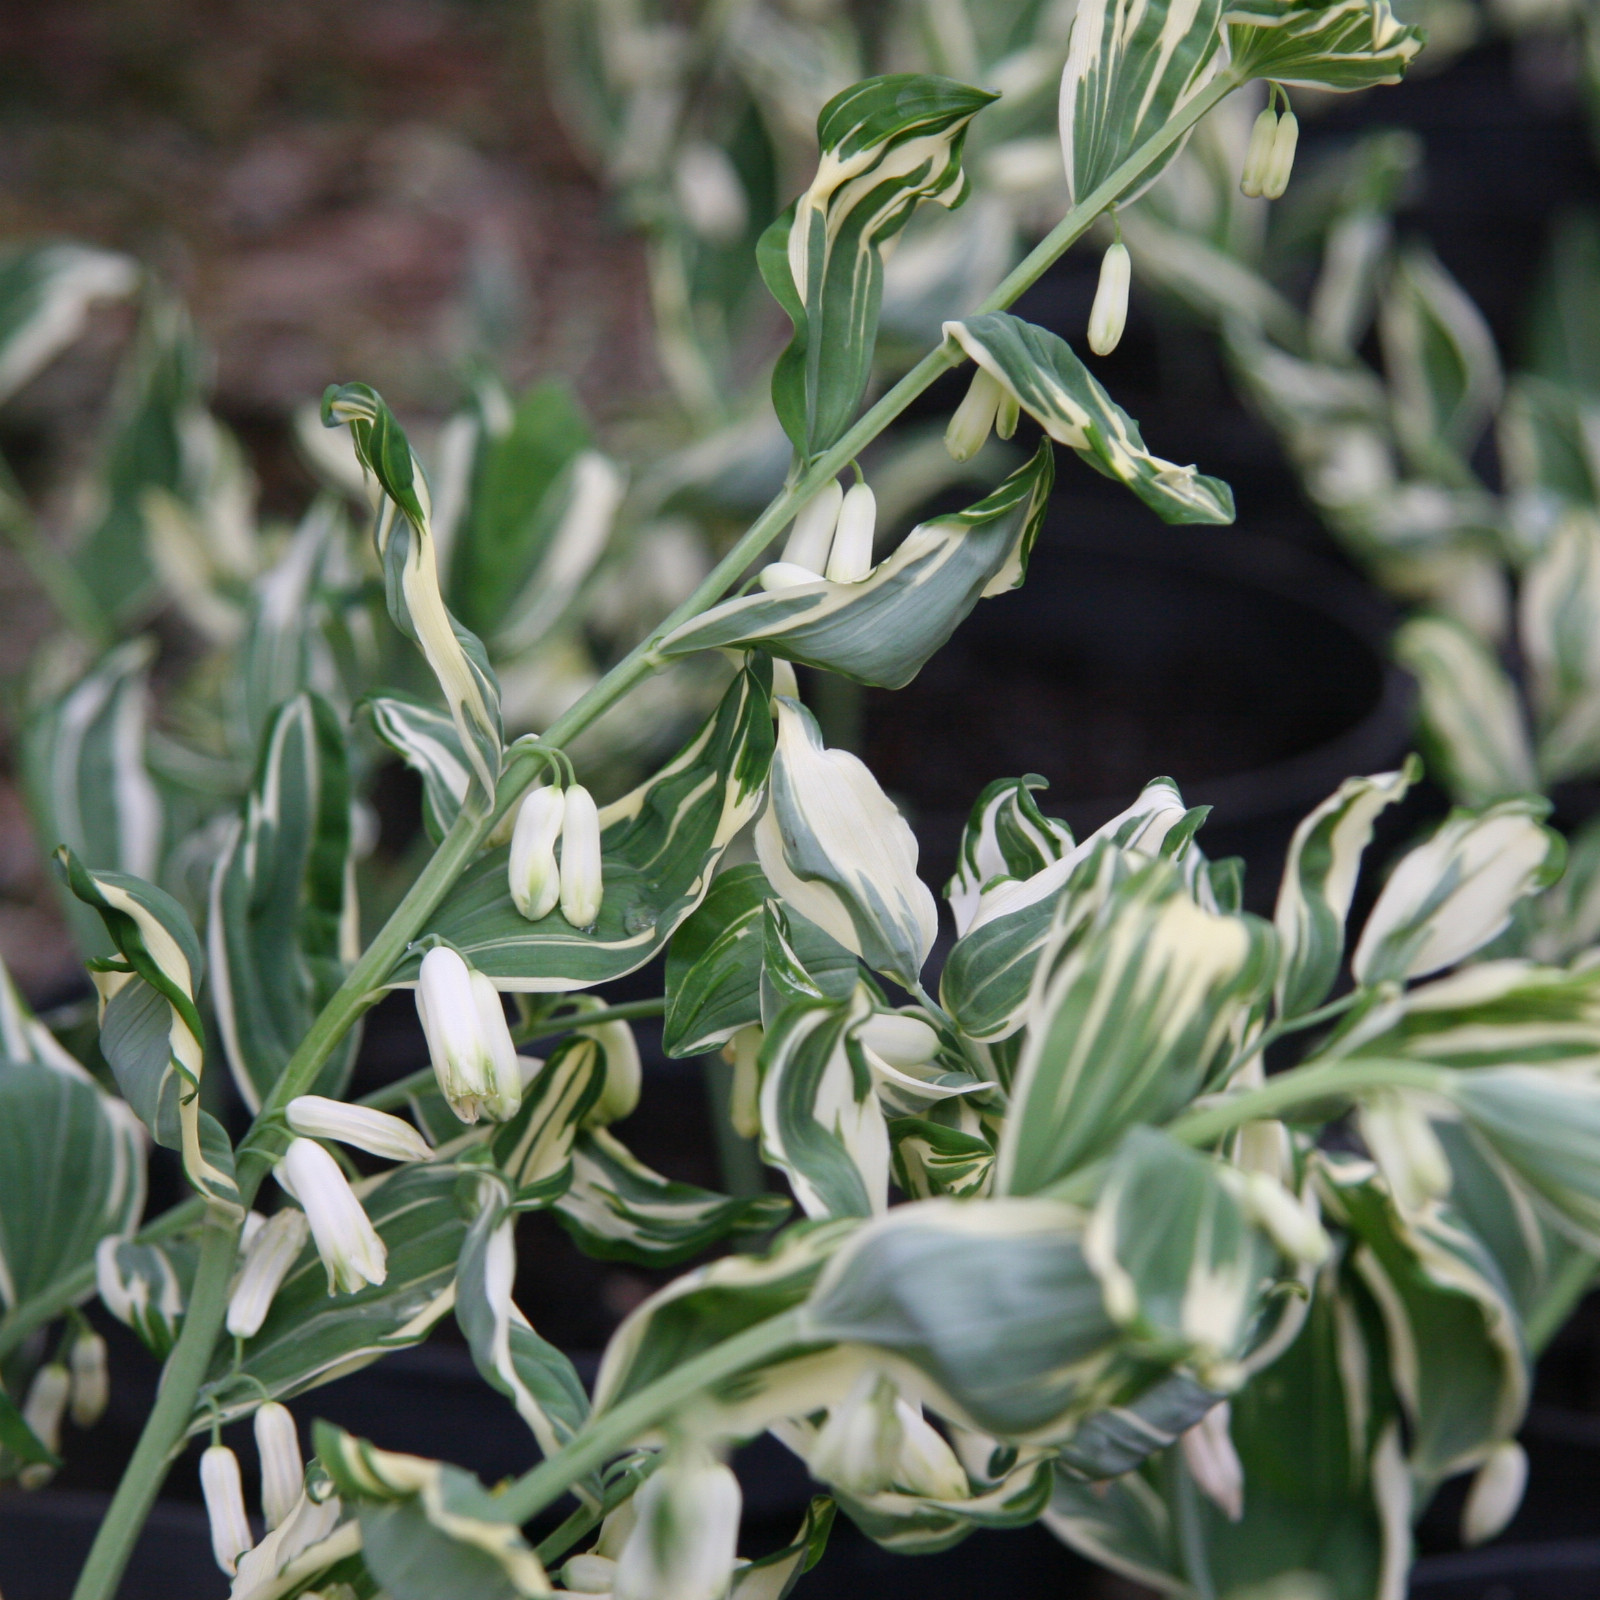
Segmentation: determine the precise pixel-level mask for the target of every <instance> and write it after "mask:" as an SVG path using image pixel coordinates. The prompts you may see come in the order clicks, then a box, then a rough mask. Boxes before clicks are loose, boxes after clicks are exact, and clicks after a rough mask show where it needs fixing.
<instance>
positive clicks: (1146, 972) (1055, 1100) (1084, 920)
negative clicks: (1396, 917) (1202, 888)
mask: <svg viewBox="0 0 1600 1600" xmlns="http://www.w3.org/2000/svg"><path fill="white" fill-rule="evenodd" d="M1275 956H1276V952H1275V950H1274V938H1273V934H1272V930H1271V928H1270V927H1268V926H1267V925H1266V924H1265V923H1262V922H1260V921H1259V920H1258V919H1256V918H1252V917H1241V916H1230V915H1219V914H1217V913H1215V912H1211V911H1207V910H1205V909H1204V908H1203V907H1201V906H1199V905H1197V904H1196V903H1195V902H1194V900H1193V899H1191V898H1190V896H1189V894H1188V893H1187V891H1186V890H1185V888H1184V884H1183V880H1182V876H1181V874H1180V872H1179V869H1178V868H1177V867H1176V866H1175V865H1173V864H1172V863H1171V862H1169V861H1163V860H1156V861H1150V862H1145V863H1143V864H1141V865H1138V866H1135V867H1134V869H1133V870H1132V871H1131V872H1129V873H1127V875H1126V876H1125V877H1124V878H1123V879H1122V881H1121V882H1119V883H1116V884H1114V885H1112V886H1111V887H1110V888H1109V890H1108V892H1106V893H1105V895H1104V898H1103V899H1101V900H1098V901H1097V902H1093V901H1091V902H1088V903H1086V904H1085V905H1084V906H1083V907H1082V908H1081V909H1080V910H1079V911H1078V913H1077V914H1076V915H1074V914H1073V907H1072V906H1071V904H1070V902H1069V903H1067V904H1066V905H1064V907H1063V914H1062V915H1061V916H1060V917H1059V919H1058V922H1057V926H1056V929H1055V931H1054V932H1053V934H1052V937H1051V943H1050V945H1049V947H1048V948H1047V949H1046V950H1045V951H1044V953H1043V954H1042V956H1041V958H1040V960H1039V961H1038V964H1037V969H1036V972H1035V975H1034V980H1033V988H1032V991H1031V994H1030V997H1029V1002H1028V1033H1027V1038H1026V1040H1025V1041H1024V1044H1023V1049H1022V1056H1021V1059H1020V1060H1019V1062H1018V1064H1017V1073H1016V1079H1015V1082H1014V1083H1013V1086H1012V1101H1011V1110H1010V1114H1009V1115H1008V1117H1007V1119H1006V1125H1005V1131H1004V1133H1003V1135H1002V1137H1001V1141H1000V1156H999V1167H998V1171H997V1174H996V1187H997V1189H998V1190H999V1191H1000V1192H1001V1193H1011V1194H1032V1193H1036V1192H1037V1191H1038V1190H1040V1189H1043V1188H1045V1187H1046V1186H1047V1185H1049V1184H1051V1183H1053V1182H1055V1181H1056V1180H1057V1179H1058V1178H1061V1177H1064V1176H1065V1175H1066V1174H1067V1173H1069V1172H1071V1171H1073V1170H1074V1168H1076V1167H1077V1166H1079V1165H1081V1164H1082V1163H1083V1162H1084V1161H1085V1160H1087V1159H1089V1158H1090V1157H1091V1156H1093V1155H1095V1154H1099V1153H1103V1151H1104V1150H1105V1149H1106V1148H1107V1147H1108V1146H1109V1145H1110V1144H1111V1143H1112V1142H1114V1141H1115V1140H1116V1138H1117V1137H1118V1136H1119V1135H1120V1134H1121V1132H1122V1131H1123V1130H1124V1129H1125V1128H1127V1127H1128V1126H1130V1125H1131V1124H1132V1123H1135V1122H1159V1121H1162V1120H1164V1119H1165V1118H1166V1117H1169V1116H1171V1115H1172V1114H1173V1113H1174V1112H1176V1111H1177V1110H1178V1109H1179V1108H1180V1107H1181V1106H1183V1105H1185V1104H1187V1102H1188V1101H1189V1100H1191V1099H1192V1098H1193V1097H1194V1096H1195V1095H1196V1094H1198V1093H1200V1092H1202V1091H1203V1090H1204V1089H1205V1088H1206V1087H1208V1086H1209V1085H1210V1084H1211V1083H1213V1082H1215V1081H1216V1080H1217V1079H1218V1078H1219V1077H1220V1076H1221V1075H1222V1074H1224V1073H1226V1071H1227V1070H1228V1069H1229V1067H1230V1066H1231V1065H1232V1064H1233V1061H1234V1057H1235V1052H1236V1051H1237V1049H1238V1048H1239V1034H1240V1031H1241V1030H1242V1029H1243V1028H1244V1027H1245V1026H1246V1025H1247V1023H1248V1021H1249V1019H1250V1016H1251V1014H1252V1012H1253V1010H1254V1009H1255V1008H1256V1007H1257V1006H1258V1004H1259V1003H1260V1001H1261V999H1262V998H1263V994H1264V991H1265V990H1266V988H1267V986H1268V985H1269V984H1270V983H1271V981H1272V977H1273V972H1274V967H1275Z"/></svg>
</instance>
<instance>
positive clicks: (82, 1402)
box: [67, 1328, 111, 1428]
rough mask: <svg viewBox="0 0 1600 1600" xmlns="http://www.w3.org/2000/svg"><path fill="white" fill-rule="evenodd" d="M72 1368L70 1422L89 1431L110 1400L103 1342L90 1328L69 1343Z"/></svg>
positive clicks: (109, 1380)
mask: <svg viewBox="0 0 1600 1600" xmlns="http://www.w3.org/2000/svg"><path fill="white" fill-rule="evenodd" d="M67 1359H68V1361H69V1362H70V1363H71V1366H72V1421H73V1424H74V1426H76V1427H79V1428H92V1427H93V1426H94V1425H95V1423H97V1422H98V1421H99V1420H100V1417H101V1414H102V1413H103V1412H104V1411H105V1409H106V1402H107V1401H108V1400H109V1399H110V1398H111V1379H110V1377H109V1376H108V1374H107V1372H106V1342H105V1340H104V1339H102V1338H101V1337H100V1335H99V1334H98V1333H96V1332H94V1330H93V1329H92V1328H85V1329H84V1330H83V1331H82V1332H81V1333H80V1334H79V1335H78V1337H77V1338H76V1339H74V1340H73V1341H72V1352H71V1354H70V1355H69V1356H68V1358H67Z"/></svg>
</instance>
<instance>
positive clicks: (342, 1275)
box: [273, 1139, 388, 1294]
mask: <svg viewBox="0 0 1600 1600" xmlns="http://www.w3.org/2000/svg"><path fill="white" fill-rule="evenodd" d="M273 1174H274V1176H275V1177H276V1178H277V1180H278V1182H279V1184H280V1185H281V1186H282V1187H283V1188H284V1189H285V1190H287V1191H288V1193H289V1195H290V1196H291V1197H292V1198H293V1199H295V1200H298V1201H299V1202H300V1205H301V1207H302V1208H303V1209H304V1211H305V1214H306V1221H307V1222H309V1223H310V1225H311V1237H312V1238H313V1239H314V1240H315V1241H316V1245H317V1254H318V1255H319V1256H321V1257H322V1265H323V1267H324V1268H325V1269H326V1270H327V1274H328V1293H329V1294H336V1293H338V1292H339V1291H341V1290H342V1291H344V1292H345V1293H346V1294H349V1293H353V1292H354V1291H355V1290H357V1289H359V1288H361V1287H362V1286H363V1285H364V1284H368V1283H375V1284H376V1283H382V1282H383V1280H384V1278H385V1277H386V1276H387V1274H388V1251H387V1250H386V1249H385V1248H384V1243H383V1240H382V1239H380V1238H379V1237H378V1233H377V1230H376V1229H375V1228H374V1227H373V1226H372V1223H371V1221H370V1220H369V1219H368V1217H367V1214H366V1212H365V1211H363V1210H362V1209H361V1202H360V1201H359V1200H358V1199H356V1196H355V1191H354V1190H353V1189H352V1188H351V1187H350V1185H349V1183H348V1182H347V1181H346V1179H345V1175H344V1174H343V1173H342V1172H341V1171H340V1170H339V1163H338V1162H337V1161H335V1160H334V1159H333V1157H332V1156H330V1155H329V1154H328V1152H327V1151H326V1150H324V1149H323V1148H322V1146H321V1145H320V1144H318V1143H317V1142H316V1140H315V1139H295V1140H293V1141H291V1143H290V1145H289V1149H288V1151H287V1152H286V1153H285V1155H284V1158H283V1160H282V1161H280V1162H279V1163H278V1165H277V1166H276V1167H275V1168H274V1169H273Z"/></svg>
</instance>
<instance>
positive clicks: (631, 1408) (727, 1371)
mask: <svg viewBox="0 0 1600 1600" xmlns="http://www.w3.org/2000/svg"><path fill="white" fill-rule="evenodd" d="M806 1342H807V1340H806V1332H805V1323H804V1321H803V1320H802V1313H801V1311H800V1309H798V1308H797V1309H795V1310H793V1311H785V1312H783V1313H781V1314H780V1315H779V1316H776V1317H772V1318H769V1319H768V1320H767V1321H766V1322H758V1323H757V1324H756V1325H755V1327H753V1328H746V1329H745V1330H744V1332H743V1333H736V1334H735V1335H734V1336H733V1337H732V1338H731V1339H724V1340H723V1342H722V1343H721V1344H718V1345H713V1346H712V1347H711V1349H709V1350H705V1351H702V1352H701V1353H700V1354H699V1355H697V1356H695V1357H694V1358H693V1359H692V1360H689V1361H685V1362H683V1363H682V1364H681V1365H680V1366H676V1367H674V1368H673V1369H672V1370H671V1371H670V1372H668V1373H666V1374H665V1375H664V1376H662V1377H660V1378H657V1379H656V1381H655V1382H654V1383H650V1384H646V1385H645V1387H644V1388H642V1389H640V1390H639V1391H638V1393H637V1394H631V1395H629V1396H628V1398H627V1399H626V1400H623V1401H621V1402H619V1403H618V1404H617V1405H616V1406H615V1407H614V1408H613V1409H612V1410H610V1411H603V1412H601V1413H600V1414H599V1415H598V1416H596V1417H594V1418H592V1419H591V1421H590V1423H589V1425H588V1426H587V1427H586V1428H585V1429H584V1430H583V1432H582V1433H580V1434H578V1436H577V1437H576V1438H575V1439H573V1440H572V1441H571V1443H570V1444H568V1445H567V1446H566V1447H565V1448H564V1449H563V1450H562V1451H561V1452H560V1453H559V1454H558V1455H553V1456H551V1457H550V1458H549V1459H548V1460H547V1461H541V1462H540V1463H539V1465H538V1466H536V1467H535V1468H534V1469H533V1470H532V1471H531V1472H525V1473H524V1474H523V1475H522V1476H521V1477H520V1478H518V1479H517V1480H516V1481H515V1482H514V1483H513V1484H511V1485H510V1487H509V1488H507V1489H505V1490H504V1491H503V1492H502V1493H501V1495H500V1498H499V1504H500V1509H501V1512H502V1514H503V1515H504V1516H505V1518H506V1520H507V1521H508V1522H526V1521H527V1520H528V1519H529V1518H530V1517H535V1516H537V1515H538V1514H539V1513H540V1512H541V1511H543V1510H544V1508H545V1507H546V1506H547V1505H550V1504H552V1503H553V1502H554V1501H556V1500H557V1499H559V1498H560V1497H561V1495H563V1494H564V1493H565V1492H566V1491H567V1490H568V1489H569V1488H570V1487H571V1486H572V1485H573V1484H574V1483H576V1482H577V1481H578V1479H579V1478H581V1477H583V1475H584V1474H585V1473H587V1472H592V1471H594V1470H595V1468H596V1467H602V1466H604V1465H605V1464H606V1462H607V1461H609V1460H610V1459H611V1458H612V1457H613V1456H614V1455H618V1454H620V1453H621V1452H622V1451H623V1450H625V1449H627V1447H628V1446H629V1445H631V1444H633V1443H634V1442H635V1441H636V1440H637V1439H639V1438H640V1437H641V1436H642V1435H644V1434H647V1433H649V1432H650V1430H651V1429H652V1428H655V1427H658V1426H660V1424H661V1423H663V1422H665V1421H666V1419H667V1418H668V1417H670V1416H671V1415H672V1413H673V1412H674V1411H676V1410H677V1409H678V1407H679V1406H681V1405H682V1404H683V1402H684V1401H686V1400H689V1399H691V1398H692V1397H693V1396H695V1395H696V1394H699V1393H700V1392H701V1391H703V1390H705V1389H708V1388H710V1387H711V1386H712V1385H713V1384H716V1383H718V1382H720V1381H721V1380H723V1379H725V1378H731V1377H733V1376H735V1375H736V1374H738V1373H740V1372H743V1371H744V1370H745V1369H746V1368H747V1367H753V1366H756V1365H757V1364H758V1363H760V1362H763V1361H770V1360H771V1359H772V1358H773V1357H774V1356H777V1355H780V1354H782V1353H783V1352H784V1351H785V1350H788V1349H791V1348H792V1347H793V1346H795V1345H799V1344H804V1343H806Z"/></svg>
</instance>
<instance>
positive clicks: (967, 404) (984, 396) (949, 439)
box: [944, 367, 1006, 461]
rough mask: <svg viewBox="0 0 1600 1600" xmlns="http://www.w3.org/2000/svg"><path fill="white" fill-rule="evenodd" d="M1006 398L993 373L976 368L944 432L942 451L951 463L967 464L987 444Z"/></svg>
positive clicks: (1004, 391)
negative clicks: (946, 454) (948, 456)
mask: <svg viewBox="0 0 1600 1600" xmlns="http://www.w3.org/2000/svg"><path fill="white" fill-rule="evenodd" d="M1005 394H1006V390H1005V386H1004V385H1003V384H1002V383H1001V382H1000V380H999V379H998V378H997V377H995V376H994V375H993V374H992V373H990V372H986V371H985V370H984V369H983V368H982V367H979V368H978V370H977V371H976V372H974V373H973V374H972V382H971V383H969V384H968V385H967V392H966V394H965V395H964V396H963V397H962V400H961V404H960V405H958V406H957V407H956V409H955V411H954V412H953V413H952V415H951V417H950V422H949V425H948V426H947V427H946V428H945V430H944V447H945V449H946V450H947V451H948V452H949V453H950V459H951V460H952V461H970V460H971V459H972V458H973V457H974V456H975V455H977V453H978V452H979V451H980V450H981V449H982V448H983V447H984V445H985V444H986V443H987V442H988V438H989V430H990V429H991V428H993V427H994V425H995V419H996V416H997V414H998V412H999V410H1000V404H1001V401H1002V400H1003V399H1004V398H1005Z"/></svg>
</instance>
